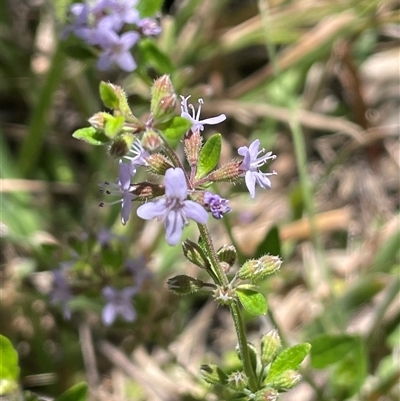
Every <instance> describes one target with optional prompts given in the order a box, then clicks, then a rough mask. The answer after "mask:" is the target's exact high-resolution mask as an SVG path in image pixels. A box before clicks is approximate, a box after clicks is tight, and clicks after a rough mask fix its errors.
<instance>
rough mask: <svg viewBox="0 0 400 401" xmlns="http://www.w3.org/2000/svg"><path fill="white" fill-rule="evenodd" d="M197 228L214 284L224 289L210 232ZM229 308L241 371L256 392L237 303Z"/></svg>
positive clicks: (226, 280)
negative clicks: (213, 277) (214, 279)
mask: <svg viewBox="0 0 400 401" xmlns="http://www.w3.org/2000/svg"><path fill="white" fill-rule="evenodd" d="M197 226H198V228H199V231H200V235H201V237H202V239H203V241H204V247H205V248H206V251H207V254H208V257H209V258H210V262H211V265H212V268H213V271H214V272H215V275H216V276H217V278H218V281H219V282H216V284H219V285H222V286H226V287H227V286H229V280H228V278H227V277H226V274H225V273H224V272H223V271H222V269H221V267H220V264H219V260H218V256H217V253H216V252H215V249H214V245H213V243H212V240H211V236H210V232H209V231H208V228H207V226H206V225H205V224H197ZM229 308H230V310H231V315H232V318H233V322H234V325H235V330H236V335H237V338H238V344H239V350H240V357H241V359H242V363H243V370H244V373H245V374H246V376H247V377H248V378H249V388H250V390H251V391H257V390H258V385H257V377H256V374H255V372H254V369H253V367H252V365H251V360H250V354H249V349H248V346H247V339H246V333H245V330H244V324H243V319H242V315H241V313H240V308H239V304H238V302H237V301H234V302H232V303H231V304H229Z"/></svg>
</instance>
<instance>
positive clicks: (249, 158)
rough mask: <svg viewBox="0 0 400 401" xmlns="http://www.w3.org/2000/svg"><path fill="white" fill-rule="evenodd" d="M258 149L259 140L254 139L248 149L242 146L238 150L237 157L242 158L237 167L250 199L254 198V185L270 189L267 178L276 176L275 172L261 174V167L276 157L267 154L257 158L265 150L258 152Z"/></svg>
mask: <svg viewBox="0 0 400 401" xmlns="http://www.w3.org/2000/svg"><path fill="white" fill-rule="evenodd" d="M259 147H260V140H259V139H256V140H255V141H254V142H252V143H251V144H250V146H249V147H247V146H242V147H240V148H239V149H238V153H239V155H240V156H243V157H244V159H243V160H242V163H241V164H240V166H239V170H241V171H242V172H243V175H244V177H245V181H246V186H247V189H248V190H249V193H250V196H251V197H252V198H254V196H255V186H256V183H257V184H258V185H259V186H260V187H261V188H271V181H270V180H269V178H267V176H268V175H275V174H276V172H275V171H273V172H272V173H263V172H262V171H260V167H261V166H263V165H264V164H265V163H266V162H267V161H268V160H274V159H276V156H275V155H273V154H272V152H268V153H266V154H265V155H264V156H261V157H258V155H259V154H260V153H264V152H265V149H261V150H258V149H259Z"/></svg>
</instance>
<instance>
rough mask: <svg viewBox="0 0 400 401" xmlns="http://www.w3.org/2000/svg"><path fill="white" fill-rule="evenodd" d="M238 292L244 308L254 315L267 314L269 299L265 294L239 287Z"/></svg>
mask: <svg viewBox="0 0 400 401" xmlns="http://www.w3.org/2000/svg"><path fill="white" fill-rule="evenodd" d="M236 294H237V296H238V298H239V300H240V303H241V304H242V305H243V308H244V309H246V310H247V312H249V313H250V314H252V315H255V316H258V315H265V314H266V313H267V310H268V306H267V301H266V299H265V297H264V295H262V294H260V293H259V292H258V291H255V290H252V289H248V288H237V289H236Z"/></svg>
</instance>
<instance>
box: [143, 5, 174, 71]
mask: <svg viewBox="0 0 400 401" xmlns="http://www.w3.org/2000/svg"><path fill="white" fill-rule="evenodd" d="M149 3H151V2H149ZM138 49H139V51H140V57H141V60H140V61H141V63H142V65H146V66H151V67H153V68H155V69H156V70H157V71H158V72H159V73H160V74H172V72H173V71H174V67H173V65H172V62H171V60H170V58H169V57H168V56H167V55H166V54H165V53H163V52H162V51H161V50H160V49H159V48H158V47H157V45H156V44H155V43H154V40H152V39H150V38H148V39H143V40H142V41H141V42H140V43H139V46H138Z"/></svg>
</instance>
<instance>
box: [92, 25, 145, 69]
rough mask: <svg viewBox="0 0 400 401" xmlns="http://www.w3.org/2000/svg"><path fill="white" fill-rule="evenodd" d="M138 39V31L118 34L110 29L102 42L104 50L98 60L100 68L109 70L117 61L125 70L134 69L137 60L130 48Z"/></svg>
mask: <svg viewBox="0 0 400 401" xmlns="http://www.w3.org/2000/svg"><path fill="white" fill-rule="evenodd" d="M138 40H139V34H138V33H137V32H133V31H131V32H125V33H123V34H122V35H121V36H118V35H117V34H116V33H115V32H114V31H109V32H108V33H107V35H105V36H104V38H103V40H102V42H101V43H100V45H101V47H102V48H103V49H104V51H103V53H101V55H100V57H99V60H98V61H97V67H98V68H99V70H107V69H108V68H110V67H111V65H112V64H114V63H116V64H118V66H119V67H120V68H121V69H122V70H124V71H127V72H130V71H133V70H134V69H135V68H136V62H135V60H134V59H133V57H132V54H131V53H130V52H129V50H130V48H131V47H132V46H133V45H134V44H135V43H136V42H137V41H138Z"/></svg>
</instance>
